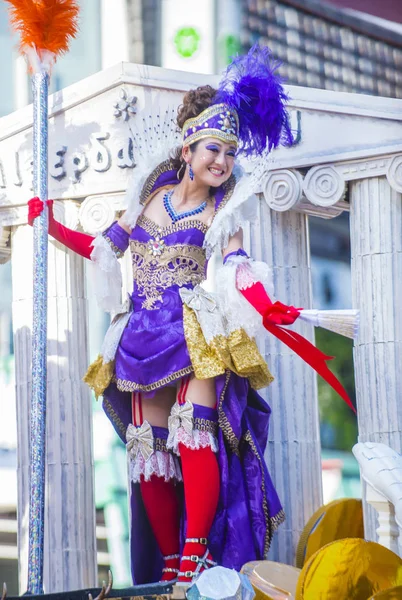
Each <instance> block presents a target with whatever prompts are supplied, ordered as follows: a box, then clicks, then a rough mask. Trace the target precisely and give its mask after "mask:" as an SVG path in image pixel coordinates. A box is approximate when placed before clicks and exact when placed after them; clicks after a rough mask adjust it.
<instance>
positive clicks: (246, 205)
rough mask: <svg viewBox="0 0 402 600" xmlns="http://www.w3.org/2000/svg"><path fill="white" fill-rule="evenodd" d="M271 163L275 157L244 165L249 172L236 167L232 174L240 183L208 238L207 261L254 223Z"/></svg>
mask: <svg viewBox="0 0 402 600" xmlns="http://www.w3.org/2000/svg"><path fill="white" fill-rule="evenodd" d="M270 162H272V157H270V156H269V155H268V154H263V155H261V156H260V157H259V158H258V159H256V160H254V161H253V162H252V163H251V164H250V163H247V164H246V163H244V164H245V166H246V167H247V170H248V171H250V172H248V173H246V172H244V170H243V169H242V168H241V166H240V165H236V168H235V170H234V172H233V174H234V175H235V177H236V181H237V183H236V186H235V189H234V191H233V194H232V197H231V198H230V200H229V201H228V202H227V204H226V206H224V207H223V208H222V210H220V211H219V212H218V213H217V215H216V216H215V218H214V220H213V222H212V225H211V227H210V228H209V230H208V231H207V233H206V235H205V240H204V248H205V249H206V253H207V258H210V256H211V255H212V254H213V252H214V250H224V249H225V248H226V247H227V245H228V242H229V238H230V236H232V235H234V234H235V233H236V232H237V231H238V230H239V229H240V228H241V227H243V226H244V224H245V223H251V222H254V221H256V220H257V219H258V210H257V207H258V202H259V200H258V197H257V196H256V194H258V193H260V192H261V191H262V186H263V182H264V178H265V177H266V172H267V169H268V168H269V163H270Z"/></svg>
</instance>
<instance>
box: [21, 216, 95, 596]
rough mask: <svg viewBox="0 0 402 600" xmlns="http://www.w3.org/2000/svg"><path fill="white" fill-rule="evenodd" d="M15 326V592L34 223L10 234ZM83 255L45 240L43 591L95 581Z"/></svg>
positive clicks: (25, 488)
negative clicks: (46, 385)
mask: <svg viewBox="0 0 402 600" xmlns="http://www.w3.org/2000/svg"><path fill="white" fill-rule="evenodd" d="M11 260H12V278H13V327H14V340H15V364H16V396H17V422H18V554H19V569H20V576H19V579H20V592H21V593H22V592H24V591H25V590H26V586H27V572H28V564H27V561H28V509H29V406H30V398H31V382H32V368H31V334H32V229H31V228H30V227H29V226H21V227H17V228H16V229H14V231H13V237H12V258H11ZM87 337H88V336H87V303H86V298H85V286H84V265H83V259H82V258H81V257H79V256H77V255H75V254H73V253H71V252H70V251H65V250H64V249H63V248H62V247H61V246H59V245H57V244H56V243H55V242H54V241H52V242H51V243H50V244H49V315H48V387H47V420H46V425H47V465H46V507H45V557H44V559H45V566H44V586H45V592H46V593H49V592H56V591H57V592H59V591H60V592H61V591H66V590H73V589H80V588H85V587H89V586H93V585H95V584H96V583H97V575H96V547H95V543H96V541H95V505H94V486H93V459H92V411H91V397H90V394H89V391H88V389H87V388H86V386H85V384H84V383H83V382H82V376H83V375H84V372H85V369H86V367H87V345H88V343H87Z"/></svg>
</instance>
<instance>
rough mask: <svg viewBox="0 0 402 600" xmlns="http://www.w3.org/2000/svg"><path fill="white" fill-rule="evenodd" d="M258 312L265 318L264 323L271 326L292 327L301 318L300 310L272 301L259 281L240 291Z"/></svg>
mask: <svg viewBox="0 0 402 600" xmlns="http://www.w3.org/2000/svg"><path fill="white" fill-rule="evenodd" d="M239 292H240V293H241V294H242V295H243V296H244V297H245V298H246V300H247V301H248V302H250V304H251V305H252V306H254V308H255V309H256V311H258V312H259V313H260V315H262V317H263V323H264V325H265V324H271V325H291V324H292V323H294V322H295V321H296V319H297V318H298V317H299V316H300V310H301V309H297V308H295V307H294V306H287V305H286V304H282V302H275V303H274V304H273V303H272V300H271V299H270V297H269V296H268V294H267V292H266V291H265V288H264V286H263V285H262V283H260V282H259V281H258V282H257V283H253V285H252V286H250V287H248V288H245V289H243V290H239Z"/></svg>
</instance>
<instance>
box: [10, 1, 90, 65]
mask: <svg viewBox="0 0 402 600" xmlns="http://www.w3.org/2000/svg"><path fill="white" fill-rule="evenodd" d="M6 2H8V4H9V5H10V7H9V12H10V22H11V25H12V27H13V29H14V30H15V31H16V32H17V33H19V34H20V52H21V54H25V55H26V56H27V58H28V61H29V65H30V68H31V70H33V71H38V70H39V69H40V68H42V69H43V68H45V69H46V70H48V69H50V67H51V65H52V64H53V63H54V62H55V61H56V59H57V57H58V56H59V55H61V54H64V53H65V52H67V50H68V46H69V43H70V40H71V39H72V38H73V37H75V35H76V34H77V31H78V13H79V6H78V2H77V0H6Z"/></svg>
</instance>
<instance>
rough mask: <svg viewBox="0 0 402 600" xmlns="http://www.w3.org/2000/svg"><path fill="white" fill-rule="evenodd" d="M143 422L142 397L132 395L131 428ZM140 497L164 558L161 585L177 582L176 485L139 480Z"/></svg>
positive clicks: (142, 478)
mask: <svg viewBox="0 0 402 600" xmlns="http://www.w3.org/2000/svg"><path fill="white" fill-rule="evenodd" d="M142 422H143V418H142V407H141V396H140V394H133V424H134V425H136V426H138V425H141V424H142ZM140 488H141V496H142V500H143V502H144V506H145V510H146V513H147V516H148V519H149V522H150V524H151V527H152V531H153V532H154V535H155V539H156V542H157V544H158V546H159V550H160V551H161V554H162V555H163V557H164V571H163V575H162V581H171V580H172V579H176V577H177V573H178V570H179V564H180V554H179V552H180V542H179V531H180V502H179V497H178V495H177V490H176V486H175V481H174V480H173V479H170V480H169V481H165V479H164V478H163V477H158V476H157V475H152V476H151V478H150V480H149V481H145V480H144V477H143V476H141V481H140Z"/></svg>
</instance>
